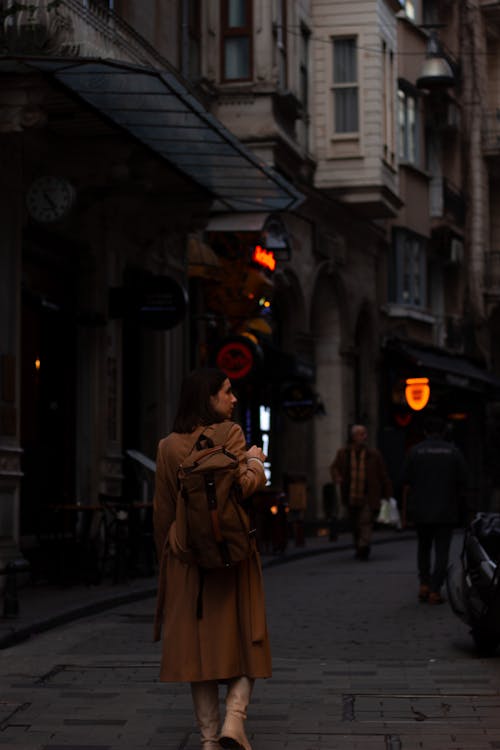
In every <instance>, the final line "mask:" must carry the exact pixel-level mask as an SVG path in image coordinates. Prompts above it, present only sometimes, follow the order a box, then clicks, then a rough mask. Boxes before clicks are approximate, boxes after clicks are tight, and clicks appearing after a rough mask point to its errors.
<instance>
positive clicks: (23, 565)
mask: <svg viewBox="0 0 500 750" xmlns="http://www.w3.org/2000/svg"><path fill="white" fill-rule="evenodd" d="M28 570H29V563H28V561H27V560H11V561H10V562H8V563H7V564H6V566H5V568H4V570H3V571H2V572H3V575H5V587H4V590H3V616H4V617H17V616H18V615H19V598H18V595H17V574H18V573H26V572H27V571H28Z"/></svg>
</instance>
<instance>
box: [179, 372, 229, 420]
mask: <svg viewBox="0 0 500 750" xmlns="http://www.w3.org/2000/svg"><path fill="white" fill-rule="evenodd" d="M225 380H227V375H226V373H225V372H222V370H219V369H217V368H216V367H201V368H199V369H198V370H193V372H191V373H190V374H189V375H187V376H186V377H185V378H184V380H183V382H182V386H181V395H180V397H179V405H178V407H177V414H176V416H175V419H174V425H173V428H172V429H173V431H174V432H193V430H195V429H196V428H197V427H199V426H200V425H207V424H213V423H214V422H220V421H222V420H221V418H220V417H219V416H218V415H217V414H216V413H215V412H214V410H213V409H212V407H211V405H210V396H216V395H217V393H218V392H219V391H220V389H221V388H222V384H223V383H224V381H225Z"/></svg>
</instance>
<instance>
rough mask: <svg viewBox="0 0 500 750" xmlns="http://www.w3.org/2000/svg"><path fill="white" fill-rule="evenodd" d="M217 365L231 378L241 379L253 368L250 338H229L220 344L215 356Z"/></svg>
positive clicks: (253, 356)
mask: <svg viewBox="0 0 500 750" xmlns="http://www.w3.org/2000/svg"><path fill="white" fill-rule="evenodd" d="M215 364H216V365H217V367H218V368H219V369H220V370H222V371H223V372H225V373H226V375H227V376H228V378H230V379H231V380H241V379H242V378H245V377H246V376H247V375H249V374H250V373H251V372H252V370H253V369H254V365H255V355H254V347H253V346H252V343H251V342H250V340H248V342H247V341H243V340H241V339H231V340H230V341H226V342H225V343H224V344H222V346H221V348H220V349H219V351H218V352H217V355H216V358H215Z"/></svg>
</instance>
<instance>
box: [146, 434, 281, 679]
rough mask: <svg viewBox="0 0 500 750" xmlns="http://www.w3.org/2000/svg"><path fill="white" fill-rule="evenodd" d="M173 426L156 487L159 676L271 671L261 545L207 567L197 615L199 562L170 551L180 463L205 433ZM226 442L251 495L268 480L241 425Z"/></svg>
mask: <svg viewBox="0 0 500 750" xmlns="http://www.w3.org/2000/svg"><path fill="white" fill-rule="evenodd" d="M201 431H202V428H197V429H196V430H195V431H194V432H192V433H190V434H180V433H171V434H170V435H168V436H167V437H166V438H164V439H163V440H161V441H160V443H159V446H158V454H157V465H156V487H155V495H154V531H155V543H156V548H157V552H158V560H159V561H160V568H159V584H158V600H157V610H156V619H155V639H156V640H159V638H160V632H161V628H162V626H163V644H162V660H161V668H160V680H161V681H163V682H198V681H202V680H218V679H219V680H222V679H229V678H232V677H238V676H241V675H247V676H248V677H251V678H255V677H270V676H271V654H270V648H269V638H268V633H267V624H266V614H265V604H264V588H263V582H262V569H261V564H260V557H259V553H258V551H257V549H255V550H254V553H253V555H252V557H251V558H249V559H248V560H244V561H243V562H241V563H239V564H238V565H237V566H235V567H234V568H229V569H225V568H223V569H216V570H209V571H206V572H205V580H204V588H203V617H202V618H201V619H197V617H196V600H197V596H198V592H199V570H198V567H197V566H196V565H189V564H186V563H184V562H181V561H180V560H179V559H178V558H177V557H176V556H175V555H174V553H173V549H172V546H171V543H170V541H169V530H170V537H172V532H174V529H175V526H174V527H172V528H171V525H172V523H173V522H174V521H175V504H176V494H177V486H176V481H177V467H178V466H179V464H180V463H181V462H182V461H183V460H184V458H185V457H186V456H187V455H188V453H189V452H190V451H191V449H192V447H193V445H194V443H195V442H196V440H197V439H198V437H199V435H200V434H201ZM226 447H227V449H228V450H229V451H230V452H231V453H234V454H235V455H237V456H239V458H240V483H241V486H242V490H243V497H244V498H247V497H249V496H250V495H251V494H253V493H254V492H255V491H256V490H258V489H261V488H262V487H263V486H264V485H265V481H266V480H265V474H264V469H263V466H262V464H261V463H260V462H259V461H248V462H247V459H246V456H245V450H246V446H245V438H244V436H243V431H242V429H241V427H239V425H237V424H233V427H232V428H231V430H230V432H229V436H228V439H227V442H226Z"/></svg>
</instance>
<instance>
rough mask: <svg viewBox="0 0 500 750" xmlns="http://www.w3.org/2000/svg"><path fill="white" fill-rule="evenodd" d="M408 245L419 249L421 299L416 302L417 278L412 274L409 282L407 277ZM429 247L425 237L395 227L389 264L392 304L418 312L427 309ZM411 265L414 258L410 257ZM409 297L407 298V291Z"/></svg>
mask: <svg viewBox="0 0 500 750" xmlns="http://www.w3.org/2000/svg"><path fill="white" fill-rule="evenodd" d="M407 243H411V245H412V246H413V248H411V249H414V248H415V247H416V248H417V249H418V256H419V257H418V266H419V269H418V282H419V292H420V298H419V299H418V300H416V290H415V278H416V277H415V276H414V275H413V274H412V273H411V269H410V275H409V278H408V280H406V279H405V275H406V260H407V259H406V258H405V256H404V254H405V252H406V251H407ZM427 247H428V241H427V239H426V238H425V237H423V236H422V235H420V234H417V233H416V232H412V231H410V230H408V229H406V228H404V227H394V228H393V231H392V247H391V263H390V264H389V298H390V301H391V303H393V304H397V305H401V307H407V308H411V309H417V310H426V309H427V304H428V303H427V281H428V280H427ZM409 262H410V264H411V263H413V258H412V257H411V255H410V258H409ZM407 289H408V291H409V297H406V296H405V294H406V290H407Z"/></svg>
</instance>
